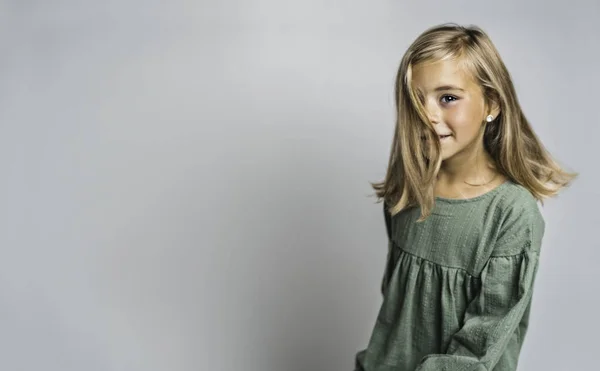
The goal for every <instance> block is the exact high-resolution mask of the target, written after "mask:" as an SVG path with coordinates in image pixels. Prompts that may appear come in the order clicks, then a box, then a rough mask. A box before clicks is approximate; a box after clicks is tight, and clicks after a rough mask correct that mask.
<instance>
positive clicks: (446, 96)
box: [442, 94, 458, 103]
mask: <svg viewBox="0 0 600 371" xmlns="http://www.w3.org/2000/svg"><path fill="white" fill-rule="evenodd" d="M446 98H450V99H451V100H450V101H444V99H446ZM457 100H458V98H457V97H455V96H454V95H447V94H446V95H443V96H442V102H443V103H450V102H454V101H457Z"/></svg>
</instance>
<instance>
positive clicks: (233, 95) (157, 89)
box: [0, 0, 600, 371]
mask: <svg viewBox="0 0 600 371" xmlns="http://www.w3.org/2000/svg"><path fill="white" fill-rule="evenodd" d="M417 3H418V5H416V4H417ZM599 18H600V4H599V2H598V1H587V2H585V1H569V2H561V3H557V2H542V1H535V2H534V1H530V2H522V1H517V0H511V1H502V2H497V1H494V2H491V1H485V2H484V1H460V0H458V1H419V2H412V1H411V2H407V1H344V2H342V1H306V0H305V1H294V2H284V1H275V0H270V1H266V0H264V1H259V0H252V1H237V2H232V1H212V2H208V1H195V2H194V1H170V2H166V1H161V2H159V1H155V0H147V1H133V0H119V1H117V0H110V1H75V0H56V1H38V0H28V1H23V0H20V1H8V0H3V1H1V2H0V47H1V54H0V82H1V83H0V125H1V128H2V131H1V135H0V170H1V171H2V175H3V176H2V181H1V182H0V202H1V204H0V218H1V219H0V228H1V229H0V247H1V250H0V253H1V255H0V300H1V302H0V329H1V330H0V369H1V370H7V371H8V370H36V371H38V370H44V371H50V370H61V371H67V370H77V371H81V370H86V371H95V370H123V371H125V370H126V371H134V370H144V371H154V370H219V371H220V370H224V371H229V370H231V371H233V370H249V371H265V370H269V371H271V370H272V371H280V370H281V371H288V370H289V371H300V370H302V371H306V370H328V371H329V370H351V369H352V367H353V357H354V353H355V352H356V351H357V350H359V349H362V348H363V347H364V346H366V343H367V341H368V337H369V334H370V331H371V329H372V326H373V324H374V320H375V316H376V313H377V310H378V308H379V305H380V300H381V297H380V293H379V283H380V279H381V276H382V274H383V263H384V258H385V253H386V237H385V229H384V224H383V218H382V212H381V205H380V204H375V203H374V200H375V199H374V198H373V197H371V196H369V195H370V194H372V189H371V188H370V186H369V184H368V182H369V181H376V180H380V179H381V178H382V177H383V175H384V171H385V166H386V161H387V158H388V153H389V147H390V143H391V139H392V135H393V130H394V107H393V82H394V75H395V73H396V69H397V67H398V62H399V60H400V58H401V56H402V54H403V53H404V51H405V50H406V48H407V47H408V45H409V44H410V42H412V40H414V38H415V37H417V35H418V34H419V33H420V32H422V31H424V30H425V28H427V27H429V26H432V25H434V24H438V23H442V22H447V21H454V22H458V23H461V24H471V23H474V24H478V25H480V26H481V27H483V28H484V29H485V30H486V31H487V32H488V33H489V34H490V36H491V37H492V40H493V41H494V43H495V44H496V46H497V47H498V49H499V50H500V53H501V54H502V56H503V58H504V60H505V62H506V64H507V65H508V67H509V69H510V71H511V74H512V76H513V77H514V81H515V84H516V88H517V91H518V94H519V99H520V101H521V103H522V105H523V107H524V109H525V111H526V114H527V117H528V118H529V119H530V120H531V122H532V124H533V126H534V128H535V130H536V131H537V133H538V134H539V136H540V137H541V139H542V140H543V142H544V143H545V144H546V146H547V147H548V149H549V150H550V151H551V152H552V153H553V154H554V155H555V156H556V158H558V159H559V161H560V162H561V163H562V164H563V165H565V166H567V167H568V168H571V169H574V170H577V171H579V172H580V173H581V176H580V178H579V179H578V181H577V182H576V183H575V184H574V185H573V186H572V187H571V188H570V189H568V190H567V191H565V192H564V193H562V194H561V195H560V196H559V197H558V198H556V199H553V200H550V201H548V202H547V203H546V206H545V207H544V208H543V213H544V216H545V218H546V223H547V232H546V235H545V240H544V241H545V242H544V253H543V256H542V265H541V267H540V271H539V275H538V281H537V285H536V294H535V298H534V313H533V315H532V320H531V327H530V332H529V336H528V338H527V340H526V342H525V345H524V348H523V354H522V357H521V362H520V367H519V369H520V370H528V371H533V370H543V371H549V370H550V371H552V370H561V371H562V370H565V371H571V370H574V369H578V370H592V369H596V368H595V367H597V352H598V345H600V344H599V341H598V332H600V326H599V322H598V319H597V316H596V314H595V313H597V312H598V302H599V299H598V297H597V294H598V292H599V290H598V283H597V282H598V280H599V279H600V277H599V276H598V269H597V266H598V262H599V261H600V252H599V249H598V248H600V244H599V242H598V237H597V232H598V225H599V224H600V223H599V222H600V220H599V218H598V213H597V212H598V207H599V206H600V205H599V202H598V196H599V192H598V186H597V183H598V181H600V177H599V175H598V165H597V154H596V153H595V152H596V151H595V150H597V148H598V144H597V140H598V138H599V135H600V131H599V129H598V123H599V122H598V113H597V107H598V104H599V101H598V97H599V94H598V87H599V86H600V75H599V72H598V58H599V57H600V46H599V43H598V39H599V37H600V28H599V26H598V23H597V21H598V19H599Z"/></svg>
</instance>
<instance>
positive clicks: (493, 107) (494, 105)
mask: <svg viewBox="0 0 600 371" xmlns="http://www.w3.org/2000/svg"><path fill="white" fill-rule="evenodd" d="M486 112H487V113H486V114H485V117H487V116H488V115H492V116H493V117H494V119H495V118H496V117H498V115H499V114H500V105H499V104H498V102H497V101H495V100H492V101H490V103H488V105H487V110H486Z"/></svg>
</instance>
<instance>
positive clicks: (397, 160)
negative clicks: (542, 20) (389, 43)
mask: <svg viewBox="0 0 600 371" xmlns="http://www.w3.org/2000/svg"><path fill="white" fill-rule="evenodd" d="M396 108H397V114H398V116H397V117H398V119H397V125H396V130H395V134H394V139H393V144H392V150H391V155H390V160H389V165H388V171H387V174H386V177H385V180H384V181H383V182H382V183H377V184H373V187H374V188H375V190H376V194H377V196H378V197H379V199H383V201H384V203H383V205H384V215H385V221H386V226H387V232H388V237H389V244H388V246H389V249H388V258H387V265H386V268H385V273H384V277H383V281H382V283H381V291H382V294H383V302H382V305H381V309H380V311H379V314H378V316H377V319H376V321H375V326H374V329H373V332H372V335H371V337H370V340H369V343H368V346H367V348H366V349H364V350H361V351H360V352H358V353H357V354H356V358H355V361H356V365H355V370H356V371H392V370H393V371H491V370H494V371H514V370H516V368H517V362H518V357H519V353H520V350H521V346H522V344H523V341H524V338H525V334H526V332H527V327H528V323H529V314H530V309H531V302H532V293H533V288H534V280H535V277H536V272H537V268H538V259H539V256H540V250H541V242H542V237H543V235H544V228H545V222H544V219H543V217H542V215H541V213H540V211H539V209H538V205H537V202H538V201H540V202H541V203H542V205H543V199H544V198H547V197H551V196H554V195H556V194H557V193H558V192H559V191H560V190H561V189H562V188H564V187H566V186H568V185H569V183H570V182H571V181H572V180H573V179H574V178H575V177H576V176H577V174H576V173H569V172H566V171H564V170H562V169H561V168H560V166H559V165H558V164H557V163H556V162H555V161H554V160H553V159H552V158H551V156H550V155H549V154H548V152H547V151H546V150H545V148H544V146H543V145H542V143H540V141H539V139H538V137H537V136H536V134H535V133H534V132H533V129H532V128H531V126H530V124H529V122H528V121H527V119H526V118H525V115H524V114H523V111H522V109H521V107H520V106H519V102H518V101H517V96H516V93H515V89H514V87H513V84H512V81H511V78H510V75H509V73H508V71H507V69H506V67H505V65H504V63H503V62H502V60H501V59H500V56H499V55H498V52H497V50H496V48H495V47H494V45H493V44H492V42H491V41H490V39H489V37H488V36H487V35H486V33H484V31H482V30H481V29H480V28H478V27H474V26H473V27H468V28H467V27H461V26H458V25H455V24H444V25H440V26H436V27H433V28H430V29H428V30H427V31H425V32H424V33H423V34H422V35H420V36H419V37H418V38H417V39H416V41H414V43H413V44H412V45H411V46H410V47H409V49H408V51H407V52H406V54H405V55H404V57H403V58H402V61H401V63H400V68H399V71H398V74H397V78H396Z"/></svg>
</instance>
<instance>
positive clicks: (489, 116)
mask: <svg viewBox="0 0 600 371" xmlns="http://www.w3.org/2000/svg"><path fill="white" fill-rule="evenodd" d="M493 119H494V116H492V115H488V117H486V118H485V121H487V122H492V120H493Z"/></svg>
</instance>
